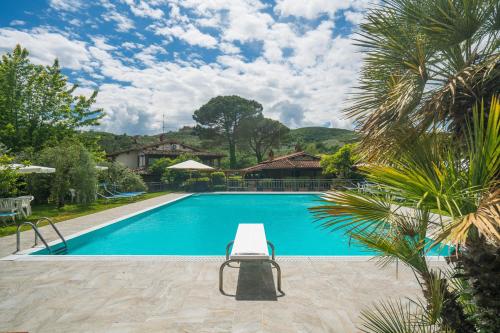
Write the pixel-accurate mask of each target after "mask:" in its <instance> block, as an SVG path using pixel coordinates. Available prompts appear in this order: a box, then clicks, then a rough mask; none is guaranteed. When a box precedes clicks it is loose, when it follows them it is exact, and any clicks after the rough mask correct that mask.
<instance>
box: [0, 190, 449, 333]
mask: <svg viewBox="0 0 500 333" xmlns="http://www.w3.org/2000/svg"><path fill="white" fill-rule="evenodd" d="M180 196H182V194H167V195H164V196H161V197H156V198H152V199H148V200H145V201H141V202H136V203H132V204H130V205H127V206H122V207H118V208H113V209H109V210H106V211H102V212H99V213H96V214H92V215H87V216H83V217H79V218H76V219H73V220H68V221H65V222H61V223H58V224H57V226H58V227H59V228H60V230H61V232H62V233H63V234H64V235H70V234H73V233H75V232H79V231H82V230H84V229H87V228H89V227H93V226H97V225H100V224H102V223H105V222H107V221H110V220H112V219H116V218H119V217H121V216H126V215H128V214H131V213H133V212H135V211H138V210H143V209H147V208H148V207H153V206H156V205H158V204H161V203H163V202H166V201H169V200H173V199H176V198H179V197H180ZM42 233H43V234H44V235H46V234H47V235H49V234H50V237H49V239H50V240H53V239H56V237H55V235H54V234H53V233H49V230H48V229H47V228H46V227H44V228H42ZM22 239H23V243H22V245H23V248H28V247H30V246H31V245H32V241H33V235H32V233H30V232H24V233H23V235H22ZM14 250H15V237H14V236H8V237H3V238H0V257H5V256H8V255H10V254H11V253H12V252H13V251H14ZM278 255H279V252H278ZM221 262H222V258H212V259H203V260H202V259H199V258H183V259H173V258H169V257H135V258H130V257H124V258H120V257H112V258H109V257H108V258H106V259H95V258H88V259H85V260H71V259H70V258H68V259H66V260H61V259H60V258H57V260H36V261H26V260H14V261H0V332H6V331H16V332H20V331H24V332H197V333H198V332H343V333H344V332H358V331H359V329H357V324H358V323H359V319H358V316H359V313H360V311H361V309H363V308H365V307H367V306H369V305H370V304H371V303H373V302H376V301H377V300H382V299H387V298H389V297H391V298H398V297H406V296H415V295H420V289H419V287H418V284H417V282H416V280H415V278H414V276H413V274H412V273H411V271H409V270H408V269H406V268H404V267H401V265H400V270H399V278H398V279H396V275H395V267H394V266H392V267H387V268H384V269H380V268H378V267H377V265H376V263H375V262H373V261H366V260H361V261H360V260H352V261H351V260H326V259H319V258H314V257H308V258H303V259H300V260H297V259H290V258H282V259H281V260H280V259H279V258H278V262H279V263H280V265H281V267H282V271H283V291H284V292H285V293H286V295H285V296H283V297H275V289H274V285H275V284H274V283H275V281H276V272H275V271H274V270H273V269H271V268H270V266H269V265H256V264H246V265H243V266H242V267H241V268H240V269H236V268H226V274H225V289H226V291H227V292H228V293H230V294H235V295H236V297H230V296H224V295H221V294H220V293H219V290H218V269H219V265H220V263H221ZM435 265H442V263H435ZM273 275H274V279H273V278H272V276H273Z"/></svg>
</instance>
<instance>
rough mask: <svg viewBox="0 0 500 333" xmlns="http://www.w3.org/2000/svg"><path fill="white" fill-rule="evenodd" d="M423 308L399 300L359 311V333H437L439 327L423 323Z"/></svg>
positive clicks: (381, 303)
mask: <svg viewBox="0 0 500 333" xmlns="http://www.w3.org/2000/svg"><path fill="white" fill-rule="evenodd" d="M424 313H425V307H423V306H421V305H420V304H417V303H415V302H407V303H406V304H403V302H402V301H401V300H388V301H381V302H379V303H377V304H375V305H373V308H372V309H364V310H362V311H361V316H360V318H361V321H362V323H361V325H360V326H361V327H360V329H361V331H362V332H365V333H437V332H446V331H445V330H443V329H442V327H440V326H439V325H431V324H428V323H426V322H425V315H424Z"/></svg>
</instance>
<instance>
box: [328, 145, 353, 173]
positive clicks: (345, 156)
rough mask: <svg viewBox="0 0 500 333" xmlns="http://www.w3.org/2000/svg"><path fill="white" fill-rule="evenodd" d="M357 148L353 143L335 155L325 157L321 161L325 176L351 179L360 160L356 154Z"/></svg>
mask: <svg viewBox="0 0 500 333" xmlns="http://www.w3.org/2000/svg"><path fill="white" fill-rule="evenodd" d="M356 146H357V145H356V144H353V143H351V144H346V145H344V146H342V148H340V149H339V150H337V152H335V153H334V154H331V155H323V156H322V157H321V161H320V164H321V167H322V168H323V174H325V175H336V176H338V177H339V178H350V177H351V176H352V175H353V174H354V171H353V168H354V165H355V164H356V162H358V159H359V158H358V156H357V154H356V152H355V149H356Z"/></svg>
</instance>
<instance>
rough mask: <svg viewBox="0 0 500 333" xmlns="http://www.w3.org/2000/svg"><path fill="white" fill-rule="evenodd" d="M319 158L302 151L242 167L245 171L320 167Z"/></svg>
mask: <svg viewBox="0 0 500 333" xmlns="http://www.w3.org/2000/svg"><path fill="white" fill-rule="evenodd" d="M319 161H320V158H319V157H317V156H314V155H311V154H308V153H305V152H303V151H300V152H296V153H292V154H288V155H283V156H279V157H276V158H274V159H272V160H266V161H263V162H261V163H259V164H257V165H254V166H251V167H248V168H245V169H242V171H245V172H254V171H260V170H270V169H321V166H320V164H319Z"/></svg>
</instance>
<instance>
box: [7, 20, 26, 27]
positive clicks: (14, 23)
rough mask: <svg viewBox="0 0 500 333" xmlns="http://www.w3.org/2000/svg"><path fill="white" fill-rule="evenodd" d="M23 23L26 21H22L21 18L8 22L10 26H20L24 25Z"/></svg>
mask: <svg viewBox="0 0 500 333" xmlns="http://www.w3.org/2000/svg"><path fill="white" fill-rule="evenodd" d="M25 24H26V22H25V21H22V20H12V21H10V23H9V25H10V26H21V25H25Z"/></svg>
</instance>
